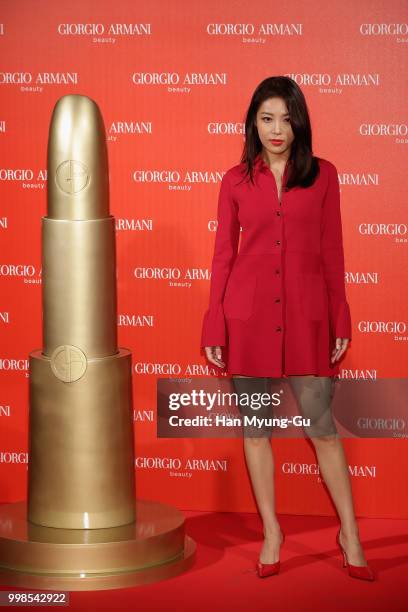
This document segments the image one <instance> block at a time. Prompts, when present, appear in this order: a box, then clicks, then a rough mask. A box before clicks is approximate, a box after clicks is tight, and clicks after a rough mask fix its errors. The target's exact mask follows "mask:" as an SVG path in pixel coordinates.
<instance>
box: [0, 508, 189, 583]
mask: <svg viewBox="0 0 408 612" xmlns="http://www.w3.org/2000/svg"><path fill="white" fill-rule="evenodd" d="M136 516H137V520H136V521H135V522H134V523H131V524H128V525H122V526H120V527H112V528H105V529H56V528H53V527H43V526H41V525H37V524H34V523H31V522H30V521H28V520H27V505H26V502H24V501H21V502H16V503H11V504H3V505H0V582H1V584H2V585H4V586H14V587H21V588H29V589H30V588H32V589H38V590H60V591H94V590H104V589H119V588H126V587H131V586H137V585H142V584H149V583H152V582H157V581H159V580H164V579H167V578H171V577H173V576H177V575H179V574H181V573H183V572H185V571H186V570H188V569H189V568H190V567H191V566H192V564H193V562H194V559H195V552H196V544H195V542H194V541H193V540H192V539H191V538H190V537H189V536H187V535H186V533H185V524H184V516H183V514H182V513H181V512H180V511H179V510H177V509H175V508H173V507H172V506H168V505H167V504H162V503H159V502H155V501H146V500H136Z"/></svg>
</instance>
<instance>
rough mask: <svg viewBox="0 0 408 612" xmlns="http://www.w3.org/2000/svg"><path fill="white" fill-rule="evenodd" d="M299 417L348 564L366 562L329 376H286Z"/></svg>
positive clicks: (331, 380)
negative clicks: (306, 420) (307, 423)
mask: <svg viewBox="0 0 408 612" xmlns="http://www.w3.org/2000/svg"><path fill="white" fill-rule="evenodd" d="M288 378H289V383H290V385H291V388H292V389H293V391H294V394H295V396H296V399H297V401H298V404H299V408H300V411H301V414H302V416H304V417H306V418H310V422H311V426H310V428H308V427H305V433H306V434H307V436H308V437H309V438H310V439H311V441H312V443H313V445H314V448H315V451H316V455H317V459H318V463H319V468H320V472H321V474H322V476H323V480H324V482H325V484H326V485H327V488H328V489H329V492H330V495H331V497H332V499H333V502H334V505H335V506H336V509H337V512H338V515H339V518H340V522H341V534H340V540H341V543H342V545H343V547H344V549H345V551H346V554H347V559H348V561H349V563H351V564H352V565H367V562H366V559H365V556H364V552H363V549H362V547H361V543H360V538H359V532H358V525H357V522H356V517H355V513H354V505H353V495H352V488H351V481H350V475H349V470H348V464H347V460H346V456H345V453H344V448H343V444H342V441H341V439H340V437H339V434H338V432H337V428H336V425H335V423H334V420H333V417H332V411H331V400H332V397H333V394H334V389H335V386H334V385H335V381H334V378H333V377H330V376H288Z"/></svg>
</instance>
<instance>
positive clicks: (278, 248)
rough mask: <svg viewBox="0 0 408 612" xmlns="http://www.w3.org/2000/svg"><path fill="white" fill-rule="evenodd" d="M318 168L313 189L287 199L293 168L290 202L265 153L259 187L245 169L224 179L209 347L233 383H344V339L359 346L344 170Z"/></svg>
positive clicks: (205, 332)
mask: <svg viewBox="0 0 408 612" xmlns="http://www.w3.org/2000/svg"><path fill="white" fill-rule="evenodd" d="M318 162H319V166H320V173H319V176H318V178H317V179H316V180H315V182H314V184H313V185H312V186H311V187H307V188H304V187H298V186H297V187H294V188H292V189H290V190H288V191H284V187H285V182H286V177H287V174H288V164H289V163H290V162H289V161H288V162H287V163H286V166H285V170H284V174H283V177H282V192H281V201H279V198H278V190H277V185H276V181H275V177H274V175H273V173H272V171H271V170H270V168H269V166H268V165H267V164H266V163H265V162H264V160H263V159H262V156H261V154H260V153H259V154H258V156H257V157H256V159H255V165H254V182H255V185H253V184H252V183H251V182H249V180H248V177H247V178H246V179H245V180H244V181H242V178H243V174H242V171H243V170H244V169H245V164H243V163H242V164H238V165H236V166H233V167H232V168H230V169H229V170H228V171H227V172H226V173H225V174H224V176H223V178H222V181H221V186H220V191H219V198H218V213H217V217H218V227H217V232H216V237H215V245H214V256H213V260H212V267H211V285H210V298H209V308H208V310H207V311H206V312H205V314H204V319H203V325H202V335H201V347H204V346H217V345H219V346H221V347H223V348H222V357H223V360H224V361H225V362H226V370H223V371H226V372H227V373H228V374H230V375H232V374H242V375H246V376H271V377H282V376H286V375H291V374H314V375H317V376H332V375H335V374H338V371H339V362H338V361H337V362H335V363H334V364H333V363H331V362H330V357H331V352H332V349H333V348H334V346H335V339H336V337H340V338H350V339H351V318H350V309H349V305H348V303H347V298H346V293H345V285H344V254H343V238H342V223H341V213H340V189H339V180H338V176H337V170H336V167H335V166H334V164H332V163H331V162H330V161H328V160H326V159H322V158H318ZM240 181H242V182H240ZM239 182H240V183H239ZM241 228H242V229H241ZM240 237H241V240H240V247H239V251H238V243H239V239H240Z"/></svg>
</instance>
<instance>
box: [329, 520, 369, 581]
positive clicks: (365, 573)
mask: <svg viewBox="0 0 408 612" xmlns="http://www.w3.org/2000/svg"><path fill="white" fill-rule="evenodd" d="M340 529H341V528H340ZM340 529H339V530H338V532H337V536H336V541H337V544H338V545H339V548H340V550H341V552H342V553H343V567H348V573H349V576H351V577H352V578H360V579H361V580H374V573H373V570H372V569H371V567H370V566H369V565H351V563H349V562H348V560H347V555H346V551H345V550H344V548H343V547H342V545H341V544H340Z"/></svg>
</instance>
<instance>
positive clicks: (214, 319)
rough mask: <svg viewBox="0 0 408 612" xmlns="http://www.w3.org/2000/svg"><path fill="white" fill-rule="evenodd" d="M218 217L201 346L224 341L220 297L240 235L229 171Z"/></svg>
mask: <svg viewBox="0 0 408 612" xmlns="http://www.w3.org/2000/svg"><path fill="white" fill-rule="evenodd" d="M217 221H218V225H217V231H216V235H215V244H214V255H213V259H212V264H211V281H210V298H209V307H208V309H207V311H206V312H205V314H204V318H203V323H202V333H201V344H200V346H201V347H205V346H226V344H227V332H226V325H225V318H224V310H223V299H224V293H225V288H226V285H227V280H228V277H229V274H230V272H231V268H232V265H233V263H234V260H235V258H236V256H237V252H238V242H239V235H240V223H239V220H238V209H237V205H236V203H235V202H234V200H233V198H232V193H231V184H230V178H229V176H228V173H226V174H224V176H223V177H222V180H221V185H220V191H219V195H218V209H217Z"/></svg>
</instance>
